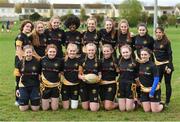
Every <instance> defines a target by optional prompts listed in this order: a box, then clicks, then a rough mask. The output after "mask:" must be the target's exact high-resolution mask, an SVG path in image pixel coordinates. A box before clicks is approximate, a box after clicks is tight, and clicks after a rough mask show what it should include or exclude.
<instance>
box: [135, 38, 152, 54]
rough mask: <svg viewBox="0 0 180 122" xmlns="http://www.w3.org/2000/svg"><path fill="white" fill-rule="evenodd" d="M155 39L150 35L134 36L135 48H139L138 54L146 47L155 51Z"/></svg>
mask: <svg viewBox="0 0 180 122" xmlns="http://www.w3.org/2000/svg"><path fill="white" fill-rule="evenodd" d="M153 45H154V39H153V37H151V36H149V35H145V36H140V35H137V36H135V38H134V48H135V50H137V54H138V55H140V50H141V49H142V48H144V47H146V48H149V49H150V50H152V51H153Z"/></svg>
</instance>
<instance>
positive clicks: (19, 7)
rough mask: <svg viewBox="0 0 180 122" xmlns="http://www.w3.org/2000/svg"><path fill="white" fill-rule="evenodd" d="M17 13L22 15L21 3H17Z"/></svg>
mask: <svg viewBox="0 0 180 122" xmlns="http://www.w3.org/2000/svg"><path fill="white" fill-rule="evenodd" d="M14 7H15V12H16V13H18V14H19V13H22V4H21V3H17V4H15V6H14Z"/></svg>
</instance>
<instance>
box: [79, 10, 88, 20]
mask: <svg viewBox="0 0 180 122" xmlns="http://www.w3.org/2000/svg"><path fill="white" fill-rule="evenodd" d="M87 18H88V16H86V10H85V8H81V10H80V20H81V22H84V21H86V19H87Z"/></svg>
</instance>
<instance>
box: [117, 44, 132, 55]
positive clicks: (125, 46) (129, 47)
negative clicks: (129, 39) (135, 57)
mask: <svg viewBox="0 0 180 122" xmlns="http://www.w3.org/2000/svg"><path fill="white" fill-rule="evenodd" d="M123 48H127V49H128V50H129V51H130V52H131V53H132V48H131V46H130V45H128V44H125V45H123V46H121V48H120V50H122V49H123Z"/></svg>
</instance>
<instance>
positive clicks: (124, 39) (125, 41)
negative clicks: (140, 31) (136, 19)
mask: <svg viewBox="0 0 180 122" xmlns="http://www.w3.org/2000/svg"><path fill="white" fill-rule="evenodd" d="M117 38H118V41H117V43H118V46H119V48H120V47H121V46H123V45H125V44H128V45H130V46H131V48H132V47H133V45H132V42H133V39H134V38H133V37H131V40H129V39H128V35H127V34H122V33H121V34H119V35H118V37H117Z"/></svg>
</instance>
